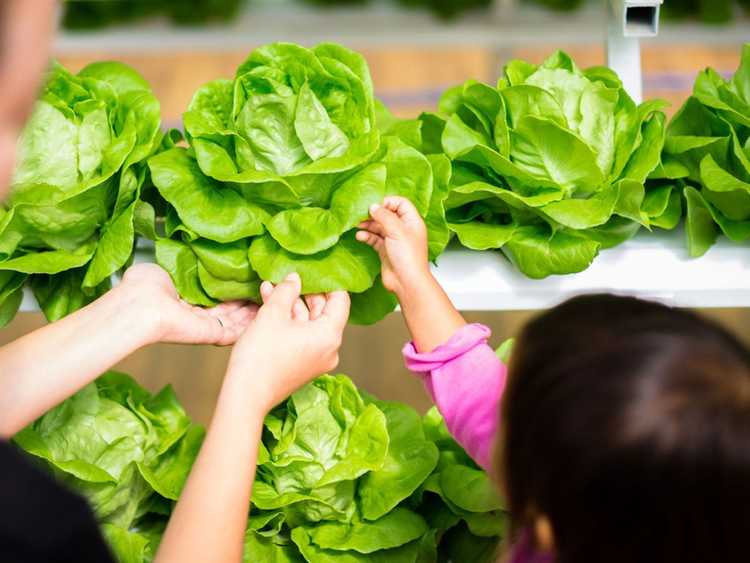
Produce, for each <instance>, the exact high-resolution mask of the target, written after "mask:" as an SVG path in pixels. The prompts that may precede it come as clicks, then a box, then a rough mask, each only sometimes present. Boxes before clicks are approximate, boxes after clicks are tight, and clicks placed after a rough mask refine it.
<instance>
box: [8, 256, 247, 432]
mask: <svg viewBox="0 0 750 563" xmlns="http://www.w3.org/2000/svg"><path fill="white" fill-rule="evenodd" d="M253 314H254V310H253V309H251V308H249V307H244V306H241V305H240V304H238V303H231V304H225V305H220V306H219V307H216V308H214V309H207V310H204V309H199V308H197V307H191V306H189V305H187V304H186V303H184V302H182V301H181V300H180V299H179V298H178V296H177V292H176V291H175V289H174V286H173V285H172V282H171V280H170V279H169V276H168V275H167V273H166V272H164V270H162V269H161V268H159V267H158V266H156V265H153V264H142V265H139V266H135V267H133V268H131V269H130V270H129V271H128V272H127V273H126V275H125V278H124V280H123V282H122V284H120V285H119V286H118V287H116V288H115V289H113V290H112V291H110V292H108V293H106V294H105V295H104V296H102V297H101V298H100V299H98V300H97V301H95V302H94V303H91V304H90V305H88V306H87V307H84V308H83V309H81V310H80V311H77V312H75V313H73V314H72V315H69V316H68V317H66V318H64V319H62V320H60V321H58V322H56V323H53V324H50V325H47V326H45V327H43V328H41V329H39V330H36V331H34V332H32V333H30V334H27V335H26V336H23V337H21V338H19V339H18V340H16V341H14V342H12V343H10V344H8V345H7V346H5V347H3V348H2V349H0V436H2V437H9V436H12V435H13V434H15V433H16V432H18V431H19V430H21V429H22V428H24V427H25V426H26V425H27V424H29V423H30V422H32V421H33V420H35V419H36V418H37V417H39V416H40V415H42V414H43V413H44V412H46V411H48V410H49V409H50V408H52V407H54V406H55V405H57V404H58V403H60V402H62V401H63V400H65V399H66V398H67V397H69V396H70V395H72V394H73V393H75V392H76V391H77V390H79V389H80V388H81V387H83V386H85V385H86V384H87V383H89V382H91V381H92V380H93V379H94V378H96V377H97V376H98V375H100V374H101V373H102V372H104V371H106V370H107V369H109V368H111V367H112V366H113V365H114V364H116V363H117V362H119V361H120V360H122V359H123V358H125V357H126V356H128V355H129V354H131V353H132V352H134V351H135V350H137V349H138V348H140V347H142V346H145V345H147V344H150V343H153V342H158V341H165V342H179V343H196V344H198V343H210V344H232V343H233V342H234V341H235V340H236V339H237V337H238V336H239V334H240V333H241V332H242V330H244V328H245V327H246V326H247V325H248V324H249V322H250V319H251V317H252V316H253ZM217 319H219V320H220V321H221V322H220V321H219V320H217Z"/></svg>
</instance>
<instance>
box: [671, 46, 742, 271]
mask: <svg viewBox="0 0 750 563" xmlns="http://www.w3.org/2000/svg"><path fill="white" fill-rule="evenodd" d="M749 147H750V44H747V45H745V47H744V49H743V51H742V60H741V62H740V66H739V68H738V69H737V72H736V73H735V74H734V76H733V77H732V78H731V79H729V80H725V79H724V78H722V77H721V76H720V75H719V74H718V73H717V72H716V71H714V70H713V69H710V68H709V69H706V70H704V71H703V72H701V73H700V74H698V77H697V79H696V81H695V87H694V89H693V95H692V96H691V97H690V98H689V99H688V100H687V102H685V105H684V106H683V107H682V108H681V109H680V111H679V112H678V113H677V114H676V115H675V117H674V119H673V120H672V122H671V123H670V124H669V127H668V129H667V139H666V143H665V146H664V157H663V161H664V162H663V165H662V167H661V168H660V170H658V177H659V178H661V180H660V181H661V182H662V184H664V185H667V186H669V185H671V186H675V189H674V193H678V191H679V190H683V189H684V195H685V202H686V206H687V214H686V232H687V244H688V249H689V251H690V254H691V255H692V256H701V255H703V254H705V253H706V252H707V251H708V249H709V248H710V247H711V246H712V245H713V243H714V242H715V241H716V239H717V237H718V236H719V235H720V234H723V235H724V236H726V237H728V238H729V239H730V240H732V241H734V242H744V241H747V240H748V239H750V150H749ZM675 205H676V204H675Z"/></svg>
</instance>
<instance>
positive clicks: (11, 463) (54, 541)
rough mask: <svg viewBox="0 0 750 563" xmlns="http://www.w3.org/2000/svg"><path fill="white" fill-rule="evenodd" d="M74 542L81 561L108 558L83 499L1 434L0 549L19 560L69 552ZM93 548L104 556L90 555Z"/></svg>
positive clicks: (104, 559) (89, 510)
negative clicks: (92, 557) (3, 438)
mask: <svg viewBox="0 0 750 563" xmlns="http://www.w3.org/2000/svg"><path fill="white" fill-rule="evenodd" d="M79 540H84V543H83V545H80V543H79ZM73 544H79V546H78V548H76V549H80V550H81V551H80V553H81V554H82V555H84V557H82V558H81V559H80V560H81V561H94V560H98V561H109V560H110V559H109V557H108V552H107V549H106V546H105V545H104V543H103V541H102V540H101V535H100V534H99V530H98V527H97V524H96V521H95V519H94V516H93V513H92V512H91V509H90V508H89V506H88V504H87V503H86V501H85V500H84V499H83V498H82V497H80V496H78V495H76V494H75V493H73V492H72V491H69V490H68V489H66V488H65V487H64V486H62V485H61V484H60V483H58V482H57V481H56V480H55V479H53V478H52V476H51V475H50V474H49V473H48V472H47V471H46V470H45V469H44V468H43V467H42V466H41V462H40V463H37V462H36V460H34V459H33V458H31V457H30V456H28V455H27V454H26V453H25V452H23V451H21V450H19V449H18V448H17V447H16V446H15V445H13V444H12V443H9V442H7V441H5V440H0V552H2V553H6V554H7V553H9V552H10V553H15V554H17V555H19V556H21V557H23V559H19V560H23V561H35V560H37V559H34V556H35V555H39V556H46V555H50V556H51V558H50V559H48V561H57V560H58V559H56V555H54V554H55V553H59V554H63V553H68V554H70V553H71V552H70V549H71V547H72V545H73ZM86 544H88V545H86ZM94 553H98V554H99V555H100V556H103V557H106V558H99V559H89V558H88V555H92V554H94ZM11 560H12V558H11ZM40 560H41V559H40Z"/></svg>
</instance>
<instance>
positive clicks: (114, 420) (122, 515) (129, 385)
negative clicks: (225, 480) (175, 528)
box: [13, 372, 204, 563]
mask: <svg viewBox="0 0 750 563" xmlns="http://www.w3.org/2000/svg"><path fill="white" fill-rule="evenodd" d="M203 435H204V431H203V429H202V428H201V427H200V426H196V425H194V424H192V423H191V422H190V419H189V418H188V416H187V415H186V414H185V411H184V410H183V409H182V407H181V406H180V404H179V402H178V401H177V398H176V396H175V395H174V392H173V391H172V389H171V388H170V387H166V388H165V389H163V390H162V391H161V392H160V393H158V394H156V395H151V394H150V393H149V392H147V391H146V390H145V389H143V388H142V387H140V386H139V385H138V384H137V383H136V382H135V381H133V380H132V379H131V378H130V377H128V376H126V375H123V374H120V373H115V372H110V373H107V374H105V375H103V376H101V377H100V378H99V379H97V380H96V382H95V383H92V384H90V385H88V386H87V387H85V388H84V389H82V390H81V391H79V392H78V393H76V394H75V395H74V396H73V397H71V398H70V399H68V400H66V401H65V402H63V403H61V404H60V405H59V406H57V407H55V408H54V409H52V410H51V411H49V412H48V413H47V414H45V415H44V416H42V417H41V418H39V419H38V420H37V421H36V422H34V423H33V424H31V425H30V426H28V427H27V428H25V429H24V430H22V431H21V432H19V433H18V434H17V435H16V436H15V437H14V438H13V441H14V442H15V443H16V445H18V446H19V447H21V448H22V449H24V450H25V451H26V452H28V453H29V454H31V455H33V456H35V457H37V458H39V459H40V460H42V462H43V464H44V465H45V466H46V467H47V468H48V469H49V470H50V472H51V473H52V474H53V475H54V476H55V477H56V478H57V479H59V480H60V481H61V482H62V483H64V484H65V485H66V486H68V487H70V488H71V489H73V490H75V491H77V492H78V493H80V494H81V495H83V496H84V497H85V498H86V499H87V500H88V502H89V504H90V505H91V507H92V509H93V510H94V513H95V514H96V517H97V519H98V521H99V522H100V524H101V527H102V532H103V533H104V536H105V538H106V540H107V541H108V543H109V545H110V547H111V549H112V551H113V553H114V554H115V556H116V559H117V561H119V562H121V563H135V562H140V561H144V562H145V561H151V559H152V557H153V555H154V553H155V551H156V547H157V546H158V542H159V540H160V538H161V536H162V534H163V532H164V529H165V527H166V523H167V520H168V518H169V514H170V513H171V511H172V505H173V501H175V500H176V499H177V497H178V496H179V494H180V491H181V490H182V487H183V485H184V483H185V480H186V479H187V475H188V473H189V471H190V468H191V467H192V465H193V462H194V461H195V458H196V456H197V454H198V450H199V449H200V445H201V443H202V440H203Z"/></svg>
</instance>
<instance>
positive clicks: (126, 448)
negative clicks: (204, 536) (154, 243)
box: [14, 251, 505, 563]
mask: <svg viewBox="0 0 750 563" xmlns="http://www.w3.org/2000/svg"><path fill="white" fill-rule="evenodd" d="M198 252H200V251H198ZM203 436H204V431H203V429H202V428H201V427H199V426H196V425H194V424H192V423H191V422H190V420H189V418H188V417H187V415H186V414H185V412H184V411H183V409H182V408H181V407H180V405H179V403H178V401H177V399H176V397H175V395H174V393H173V392H172V390H171V389H170V388H169V387H167V388H165V389H164V390H162V391H161V392H160V393H158V394H156V395H151V394H150V393H148V392H147V391H145V390H144V389H143V388H141V387H140V386H138V385H137V384H136V383H135V382H134V381H133V380H132V379H131V378H129V377H128V376H125V375H122V374H119V373H115V372H110V373H107V374H105V375H103V376H101V377H100V378H99V379H98V380H97V381H96V382H95V383H93V384H91V385H89V386H87V387H85V388H84V389H83V390H81V391H80V392H78V393H77V394H76V395H74V396H73V397H71V398H70V399H68V400H67V401H65V402H63V403H62V404H61V405H59V406H57V407H55V408H54V409H52V410H51V411H50V412H48V413H47V414H45V415H44V416H42V417H41V418H40V419H39V420H37V421H36V422H34V423H33V424H32V425H30V426H29V427H28V428H26V429H24V430H23V431H21V432H20V433H19V434H17V435H16V436H15V437H14V441H15V443H16V444H17V445H18V446H19V447H21V448H22V449H24V450H26V451H27V452H28V453H29V454H31V455H33V456H36V457H37V458H40V459H41V460H42V461H43V463H44V464H45V465H46V466H47V467H48V468H49V470H50V471H51V472H52V473H53V474H54V475H55V476H56V477H57V478H58V479H60V480H61V481H63V482H64V483H65V484H66V485H68V486H70V487H71V488H73V489H74V490H76V491H78V492H80V493H81V494H83V495H84V496H85V497H86V498H87V499H88V501H89V502H90V504H91V506H92V508H93V509H94V512H95V514H96V516H97V518H98V520H99V522H100V523H101V526H102V531H103V533H104V536H105V538H106V540H107V542H108V543H109V545H110V547H111V548H112V550H113V552H114V554H115V556H116V558H117V560H118V561H119V562H120V563H141V562H146V561H151V560H152V558H153V556H154V553H155V551H156V549H157V547H158V545H159V542H160V541H161V537H162V535H163V533H164V529H165V527H166V522H167V519H168V517H169V515H170V513H171V512H172V508H173V504H174V501H175V500H176V499H177V498H178V497H179V494H180V491H181V490H182V487H183V486H184V483H185V480H186V479H187V475H188V473H189V471H190V468H191V467H192V465H193V463H194V461H195V459H196V457H197V455H198V451H199V449H200V446H201V443H202V440H203ZM504 534H505V512H504V510H503V508H502V502H501V501H500V499H499V498H498V497H497V494H496V493H495V492H494V489H493V487H492V484H491V482H490V480H489V478H488V477H487V475H486V474H485V473H484V472H482V471H481V470H479V468H478V467H477V466H476V465H475V464H474V463H473V462H472V461H471V460H470V459H469V457H468V456H467V455H466V453H465V452H464V451H463V450H462V449H461V448H460V447H459V446H458V445H457V444H456V443H455V442H454V441H453V439H452V438H451V437H450V435H449V434H448V431H447V429H446V427H445V424H444V423H443V421H442V418H441V417H440V415H439V414H438V413H437V411H436V410H434V409H433V410H432V411H430V413H428V415H427V416H426V417H425V418H424V420H423V419H422V418H421V417H420V416H419V415H418V414H417V413H416V412H415V411H414V410H413V409H412V408H410V407H408V406H406V405H403V404H399V403H393V402H385V401H378V400H375V399H373V398H372V397H370V396H368V395H366V394H364V393H360V392H359V391H358V390H357V388H356V387H355V386H354V384H353V383H352V382H351V380H350V379H349V378H347V377H345V376H343V375H336V376H330V375H325V376H322V377H320V378H318V379H317V380H315V381H313V382H312V383H310V384H308V385H306V386H305V387H303V388H302V389H300V390H299V391H297V392H296V393H294V394H293V395H292V396H291V397H290V398H289V399H288V400H287V401H285V402H284V403H283V404H281V405H279V406H278V407H277V408H276V409H274V410H273V411H272V412H271V413H270V414H269V415H268V416H267V417H266V420H265V424H264V431H263V438H262V443H261V445H260V452H259V457H258V469H257V475H256V481H255V483H254V485H253V498H252V509H251V512H250V516H249V519H248V524H247V530H246V534H245V561H272V562H273V561H275V562H278V563H291V562H294V563H303V562H306V561H307V562H311V563H313V562H314V563H319V562H321V561H331V562H340V563H355V562H361V563H371V562H376V563H378V562H382V563H392V562H403V563H428V562H432V563H436V562H437V561H438V560H440V561H443V560H446V559H445V558H446V557H447V556H451V557H454V560H456V559H455V557H456V554H459V553H475V552H476V553H482V554H489V553H495V552H496V549H497V545H498V542H499V541H500V539H501V537H502V536H503V535H504ZM467 549H470V550H473V551H466V550H467ZM451 554H452V555H451ZM483 557H484V555H483ZM459 560H466V561H468V560H471V561H474V560H476V561H485V560H486V559H483V558H477V559H459ZM487 561H489V560H487Z"/></svg>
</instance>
